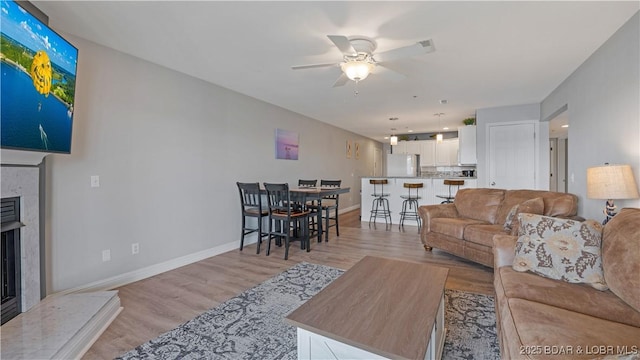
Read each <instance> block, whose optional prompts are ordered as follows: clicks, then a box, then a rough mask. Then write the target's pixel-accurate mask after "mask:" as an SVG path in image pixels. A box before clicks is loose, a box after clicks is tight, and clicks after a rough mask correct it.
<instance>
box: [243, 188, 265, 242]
mask: <svg viewBox="0 0 640 360" xmlns="http://www.w3.org/2000/svg"><path fill="white" fill-rule="evenodd" d="M236 185H238V192H239V193H240V206H241V211H242V235H241V237H240V251H242V248H243V247H244V237H245V236H246V235H249V234H251V233H254V232H257V233H258V241H257V244H258V245H257V249H256V254H259V253H260V244H261V243H262V237H263V236H266V235H268V234H267V233H265V232H263V231H262V218H263V217H267V216H268V215H269V211H268V209H267V208H266V207H264V208H263V207H262V196H261V194H260V184H259V183H257V182H256V183H241V182H236ZM247 218H256V219H257V221H258V226H257V228H251V227H247Z"/></svg>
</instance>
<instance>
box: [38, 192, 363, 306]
mask: <svg viewBox="0 0 640 360" xmlns="http://www.w3.org/2000/svg"><path fill="white" fill-rule="evenodd" d="M359 208H360V204H356V205H353V206H350V207H346V208H341V209H340V210H339V211H338V213H339V214H343V213H346V212H349V211H353V210H356V209H359ZM257 239H258V237H257V235H256V234H250V235H248V236H247V237H245V241H244V243H245V245H250V244H254V243H255V242H256V241H257ZM236 248H238V241H234V242H230V243H226V244H222V245H219V246H216V247H214V248H210V249H206V250H202V251H199V252H197V253H193V254H189V255H185V256H181V257H179V258H175V259H171V260H167V261H165V262H162V263H159V264H154V265H151V266H147V267H145V268H142V269H138V270H134V271H130V272H128V273H124V274H121V275H116V276H113V277H110V278H107V279H104V280H99V281H94V282H92V283H88V284H85V285H81V286H77V287H74V288H72V289H67V290H63V291H60V292H57V293H55V294H51V295H49V296H62V295H67V294H72V293H77V292H88V291H104V290H111V289H115V288H118V287H121V286H124V285H127V284H130V283H132V282H136V281H139V280H143V279H146V278H149V277H152V276H155V275H158V274H161V273H163V272H166V271H169V270H173V269H177V268H179V267H182V266H185V265H189V264H192V263H195V262H198V261H200V260H204V259H206V258H210V257H212V256H216V255H220V254H222V253H225V252H227V251H231V250H233V249H236Z"/></svg>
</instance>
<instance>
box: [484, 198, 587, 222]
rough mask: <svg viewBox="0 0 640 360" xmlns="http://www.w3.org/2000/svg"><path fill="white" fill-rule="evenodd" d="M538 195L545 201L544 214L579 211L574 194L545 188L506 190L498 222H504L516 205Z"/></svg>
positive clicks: (570, 213) (561, 215) (566, 215)
mask: <svg viewBox="0 0 640 360" xmlns="http://www.w3.org/2000/svg"><path fill="white" fill-rule="evenodd" d="M537 197H541V198H542V200H543V201H544V212H543V213H542V215H546V216H555V217H571V216H575V215H576V214H577V213H578V197H577V196H575V195H573V194H567V193H559V192H553V191H545V190H508V191H506V192H505V194H504V200H503V202H502V204H501V205H500V208H499V209H498V215H497V217H496V224H504V222H505V221H506V219H507V214H509V211H511V208H513V206H514V205H516V204H521V203H523V202H525V201H527V200H529V199H533V198H537Z"/></svg>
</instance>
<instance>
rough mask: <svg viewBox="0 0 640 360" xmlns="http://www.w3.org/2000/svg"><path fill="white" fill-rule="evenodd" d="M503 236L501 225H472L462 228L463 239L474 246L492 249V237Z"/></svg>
mask: <svg viewBox="0 0 640 360" xmlns="http://www.w3.org/2000/svg"><path fill="white" fill-rule="evenodd" d="M498 234H500V235H505V234H506V233H505V232H504V229H503V228H502V225H498V224H496V225H494V224H473V225H469V226H467V227H466V228H464V239H465V240H467V241H470V242H473V243H476V244H482V245H485V246H489V247H493V236H494V235H498Z"/></svg>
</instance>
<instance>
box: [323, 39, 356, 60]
mask: <svg viewBox="0 0 640 360" xmlns="http://www.w3.org/2000/svg"><path fill="white" fill-rule="evenodd" d="M327 37H328V38H329V40H331V41H332V42H333V43H334V44H336V46H337V47H338V49H340V51H342V54H344V55H347V56H356V55H358V52H357V51H356V49H354V48H353V46H351V42H350V41H349V39H348V38H347V37H346V36H342V35H327Z"/></svg>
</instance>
